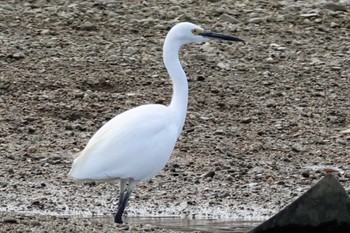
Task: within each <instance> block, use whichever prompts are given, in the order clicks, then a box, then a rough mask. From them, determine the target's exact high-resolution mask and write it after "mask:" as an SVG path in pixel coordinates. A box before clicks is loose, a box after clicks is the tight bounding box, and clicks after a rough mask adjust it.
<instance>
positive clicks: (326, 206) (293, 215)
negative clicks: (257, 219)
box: [249, 174, 350, 233]
mask: <svg viewBox="0 0 350 233" xmlns="http://www.w3.org/2000/svg"><path fill="white" fill-rule="evenodd" d="M349 207H350V198H349V196H348V194H347V193H346V191H345V189H344V188H343V187H342V185H341V184H340V183H339V181H338V180H337V178H335V176H333V175H332V174H327V175H326V176H325V177H324V178H323V179H322V180H321V181H319V182H318V183H317V184H316V185H314V186H313V187H312V188H311V189H310V190H308V191H307V192H306V193H304V194H303V195H302V196H301V197H299V198H298V199H297V200H296V201H294V202H293V203H292V204H290V205H289V206H287V207H286V208H284V209H283V210H282V211H280V212H279V213H278V214H276V215H275V216H273V217H272V218H270V219H268V220H267V221H265V222H264V223H262V224H261V225H259V226H257V227H256V228H254V229H253V230H251V231H250V232H249V233H277V232H284V233H291V232H298V233H304V232H305V233H306V232H307V233H313V232H315V233H316V232H317V233H334V232H337V233H349V232H350V208H349Z"/></svg>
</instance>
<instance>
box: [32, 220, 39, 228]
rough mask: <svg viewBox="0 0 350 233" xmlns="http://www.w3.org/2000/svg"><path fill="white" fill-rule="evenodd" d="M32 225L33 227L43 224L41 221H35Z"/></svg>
mask: <svg viewBox="0 0 350 233" xmlns="http://www.w3.org/2000/svg"><path fill="white" fill-rule="evenodd" d="M32 226H33V227H38V226H41V223H40V222H38V221H34V222H32Z"/></svg>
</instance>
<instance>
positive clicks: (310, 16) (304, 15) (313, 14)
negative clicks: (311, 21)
mask: <svg viewBox="0 0 350 233" xmlns="http://www.w3.org/2000/svg"><path fill="white" fill-rule="evenodd" d="M300 17H304V18H313V17H318V14H317V13H307V14H301V15H300Z"/></svg>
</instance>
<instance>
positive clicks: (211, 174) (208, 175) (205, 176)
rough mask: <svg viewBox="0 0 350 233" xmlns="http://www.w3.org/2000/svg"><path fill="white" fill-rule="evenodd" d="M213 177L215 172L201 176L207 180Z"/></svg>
mask: <svg viewBox="0 0 350 233" xmlns="http://www.w3.org/2000/svg"><path fill="white" fill-rule="evenodd" d="M214 176H215V171H208V172H206V173H204V174H203V175H202V177H203V178H207V177H210V178H213V177H214Z"/></svg>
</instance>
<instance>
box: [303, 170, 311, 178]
mask: <svg viewBox="0 0 350 233" xmlns="http://www.w3.org/2000/svg"><path fill="white" fill-rule="evenodd" d="M301 175H302V176H303V177H305V178H308V177H310V170H308V169H306V170H304V171H302V173H301Z"/></svg>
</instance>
